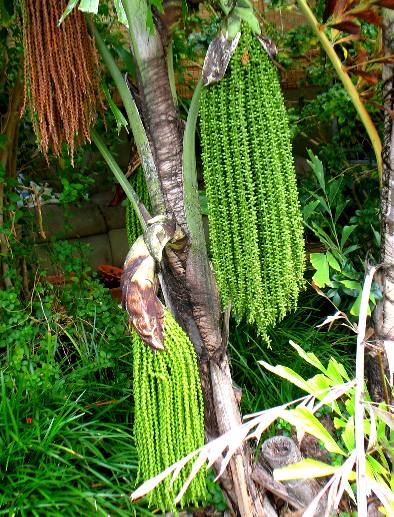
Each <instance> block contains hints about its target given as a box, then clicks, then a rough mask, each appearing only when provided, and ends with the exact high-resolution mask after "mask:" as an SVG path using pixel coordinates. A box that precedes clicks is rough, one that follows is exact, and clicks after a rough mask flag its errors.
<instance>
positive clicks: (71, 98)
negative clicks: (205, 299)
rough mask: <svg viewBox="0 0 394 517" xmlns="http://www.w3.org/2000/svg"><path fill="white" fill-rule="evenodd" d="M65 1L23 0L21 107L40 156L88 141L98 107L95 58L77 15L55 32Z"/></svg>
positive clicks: (82, 18)
mask: <svg viewBox="0 0 394 517" xmlns="http://www.w3.org/2000/svg"><path fill="white" fill-rule="evenodd" d="M66 6H67V0H24V2H23V37H24V48H25V64H24V68H25V102H24V106H23V110H22V113H23V112H24V111H25V109H26V106H29V108H30V111H31V117H32V121H33V127H34V131H35V133H36V135H37V138H38V141H39V146H40V149H41V151H42V152H43V154H44V156H45V157H46V158H47V157H48V152H49V150H51V151H52V152H53V153H54V154H55V155H56V156H58V155H60V153H61V145H62V143H63V142H66V143H67V145H68V151H69V154H70V156H71V160H73V156H74V152H75V147H76V146H77V145H79V144H81V143H82V142H83V141H85V140H89V141H90V127H91V126H92V124H93V123H94V121H95V119H96V112H97V109H96V108H97V103H101V100H100V99H101V95H99V88H98V85H99V81H98V57H97V53H96V49H95V46H94V42H93V39H92V38H91V36H90V35H89V33H88V29H87V25H86V20H85V19H84V16H83V14H82V13H81V12H80V11H78V10H77V9H74V10H73V12H72V13H71V14H70V15H69V16H68V17H67V18H66V19H65V20H64V21H63V23H62V24H61V25H60V26H59V27H58V22H59V20H60V17H61V15H62V13H63V11H64V9H65V8H66Z"/></svg>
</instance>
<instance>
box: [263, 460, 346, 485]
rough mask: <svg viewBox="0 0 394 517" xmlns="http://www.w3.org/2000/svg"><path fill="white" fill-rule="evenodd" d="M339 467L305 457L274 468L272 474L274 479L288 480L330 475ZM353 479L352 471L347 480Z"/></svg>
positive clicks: (339, 467)
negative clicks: (296, 461)
mask: <svg viewBox="0 0 394 517" xmlns="http://www.w3.org/2000/svg"><path fill="white" fill-rule="evenodd" d="M341 468H342V467H341V466H335V465H329V464H327V463H323V462H322V461H317V460H313V459H310V458H307V459H304V460H301V461H299V462H298V463H293V465H288V466H287V467H283V468H280V469H275V470H274V472H273V474H274V479H275V480H276V481H289V480H291V479H310V478H318V477H324V476H331V475H332V474H335V473H336V472H338V471H339V470H340V469H341ZM355 479H356V474H355V472H353V471H352V472H351V475H350V477H349V480H350V481H354V480H355Z"/></svg>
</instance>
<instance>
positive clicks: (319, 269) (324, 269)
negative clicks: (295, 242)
mask: <svg viewBox="0 0 394 517" xmlns="http://www.w3.org/2000/svg"><path fill="white" fill-rule="evenodd" d="M310 261H311V264H312V266H313V267H314V268H315V269H316V273H315V274H314V275H313V281H314V282H315V284H316V285H317V286H318V287H325V286H326V285H329V284H330V269H329V265H328V260H327V256H326V255H325V254H324V253H311V255H310Z"/></svg>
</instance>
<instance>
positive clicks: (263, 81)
mask: <svg viewBox="0 0 394 517" xmlns="http://www.w3.org/2000/svg"><path fill="white" fill-rule="evenodd" d="M200 127H201V143H202V151H203V152H202V161H203V170H204V180H205V186H206V193H207V199H208V209H209V215H208V218H209V232H210V241H211V252H212V260H213V266H214V270H215V275H216V279H217V282H218V285H219V289H220V293H221V298H222V303H223V305H224V306H227V304H228V303H229V302H231V304H232V307H233V310H234V312H235V313H236V314H237V315H238V316H239V317H247V319H248V320H249V322H251V323H255V324H256V325H257V327H258V328H259V329H260V331H261V332H262V333H263V334H265V331H266V328H267V326H268V325H272V324H274V323H275V322H277V321H279V320H280V319H282V318H283V317H284V316H285V314H286V313H287V312H288V311H289V310H291V309H294V308H295V307H296V306H297V300H298V294H299V291H300V290H301V289H302V287H303V284H304V281H303V272H304V263H305V255H304V240H303V224H302V218H301V212H300V206H299V201H298V192H297V185H296V177H295V169H294V164H293V158H292V149H291V141H290V134H289V128H288V120H287V115H286V109H285V106H284V101H283V96H282V93H281V89H280V84H279V80H278V75H277V71H276V68H275V67H274V65H273V64H272V62H271V60H270V58H269V57H268V55H267V54H266V52H265V51H264V50H263V48H262V46H261V44H260V43H259V41H258V40H257V39H256V38H255V37H254V36H253V35H252V34H250V33H245V34H243V35H242V36H241V39H240V41H239V43H238V47H237V50H236V51H235V53H234V55H233V57H232V59H231V61H230V64H229V67H228V70H227V72H226V75H225V76H224V78H223V79H222V80H221V81H220V82H219V83H217V84H214V85H211V86H208V87H206V88H204V89H203V92H202V96H201V107H200Z"/></svg>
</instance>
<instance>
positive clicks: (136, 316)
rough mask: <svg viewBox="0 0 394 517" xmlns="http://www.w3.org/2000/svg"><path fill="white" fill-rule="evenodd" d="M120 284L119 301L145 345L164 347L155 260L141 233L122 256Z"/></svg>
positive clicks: (162, 313)
mask: <svg viewBox="0 0 394 517" xmlns="http://www.w3.org/2000/svg"><path fill="white" fill-rule="evenodd" d="M120 285H121V287H122V305H123V307H124V308H125V309H126V310H127V312H128V315H129V319H130V323H131V324H132V325H133V326H134V327H135V329H136V331H137V332H138V334H139V335H140V336H141V338H142V340H143V341H144V343H145V344H146V345H148V346H150V347H151V348H153V349H154V350H164V344H163V341H164V333H163V325H164V310H163V305H162V304H161V302H160V300H159V298H158V297H157V289H158V283H157V278H156V274H155V261H154V259H153V257H152V256H151V255H150V253H149V250H148V248H147V246H146V244H145V242H144V238H143V237H142V236H141V237H139V238H138V239H137V240H136V241H135V243H134V244H133V246H132V248H131V249H130V251H129V253H128V255H127V257H126V260H125V264H124V270H123V274H122V277H121V284H120Z"/></svg>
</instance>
